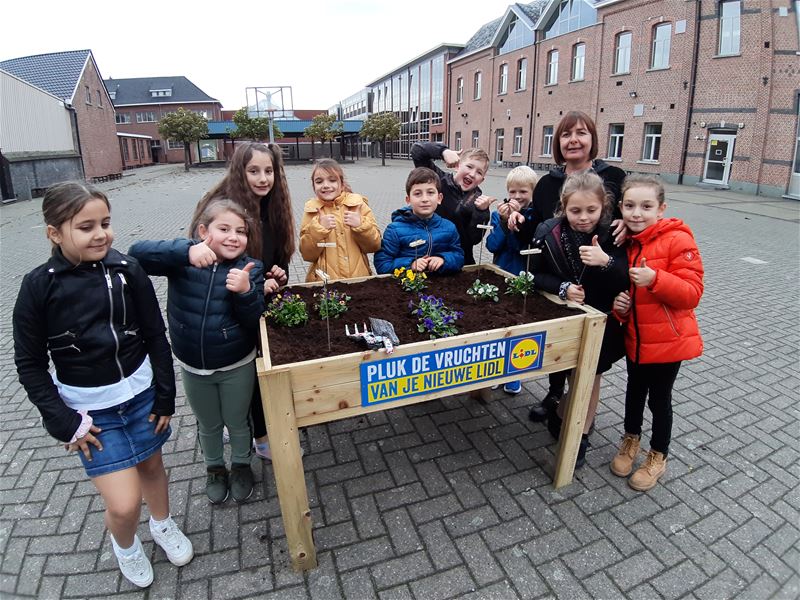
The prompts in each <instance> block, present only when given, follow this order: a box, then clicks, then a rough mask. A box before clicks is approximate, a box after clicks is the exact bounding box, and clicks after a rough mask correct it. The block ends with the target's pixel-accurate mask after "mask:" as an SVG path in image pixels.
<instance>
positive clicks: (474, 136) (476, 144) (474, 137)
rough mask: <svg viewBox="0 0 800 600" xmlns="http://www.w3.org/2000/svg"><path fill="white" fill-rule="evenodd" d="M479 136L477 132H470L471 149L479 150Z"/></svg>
mask: <svg viewBox="0 0 800 600" xmlns="http://www.w3.org/2000/svg"><path fill="white" fill-rule="evenodd" d="M479 142H480V134H479V133H478V132H477V131H473V132H472V147H473V148H479V147H480V143H479Z"/></svg>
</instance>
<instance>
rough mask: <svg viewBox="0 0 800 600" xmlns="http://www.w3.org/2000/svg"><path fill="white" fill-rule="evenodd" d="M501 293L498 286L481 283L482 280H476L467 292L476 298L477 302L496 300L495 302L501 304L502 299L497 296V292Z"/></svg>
mask: <svg viewBox="0 0 800 600" xmlns="http://www.w3.org/2000/svg"><path fill="white" fill-rule="evenodd" d="M499 291H500V290H499V289H498V287H497V286H496V285H492V284H491V283H481V280H480V279H476V280H475V281H474V282H472V285H471V286H470V288H469V289H468V290H467V294H469V295H470V296H474V297H475V299H476V300H494V301H495V302H499V301H500V298H498V296H497V292H499Z"/></svg>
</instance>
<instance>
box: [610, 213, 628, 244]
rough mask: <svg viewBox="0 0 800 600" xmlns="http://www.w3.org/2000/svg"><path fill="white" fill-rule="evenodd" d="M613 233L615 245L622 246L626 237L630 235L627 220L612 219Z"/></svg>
mask: <svg viewBox="0 0 800 600" xmlns="http://www.w3.org/2000/svg"><path fill="white" fill-rule="evenodd" d="M611 235H613V236H614V245H615V246H622V244H624V243H625V239H626V238H627V237H628V228H627V227H625V221H623V220H622V219H614V220H613V221H611Z"/></svg>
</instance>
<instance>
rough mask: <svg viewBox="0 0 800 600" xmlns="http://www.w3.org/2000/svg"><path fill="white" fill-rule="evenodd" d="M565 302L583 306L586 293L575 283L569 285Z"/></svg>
mask: <svg viewBox="0 0 800 600" xmlns="http://www.w3.org/2000/svg"><path fill="white" fill-rule="evenodd" d="M567 300H571V301H572V302H577V303H578V304H583V303H584V301H585V300H586V292H584V291H583V286H582V285H580V284H577V283H573V284H570V286H569V287H568V288H567Z"/></svg>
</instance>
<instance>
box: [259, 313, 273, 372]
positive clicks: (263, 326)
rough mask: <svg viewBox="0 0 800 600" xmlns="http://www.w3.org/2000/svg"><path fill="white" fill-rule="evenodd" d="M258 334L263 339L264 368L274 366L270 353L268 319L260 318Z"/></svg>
mask: <svg viewBox="0 0 800 600" xmlns="http://www.w3.org/2000/svg"><path fill="white" fill-rule="evenodd" d="M258 335H259V336H260V340H261V356H262V358H263V359H264V370H268V369H271V368H272V357H270V355H269V338H268V337H267V321H266V320H265V319H264V317H261V318H260V319H259V320H258Z"/></svg>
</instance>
